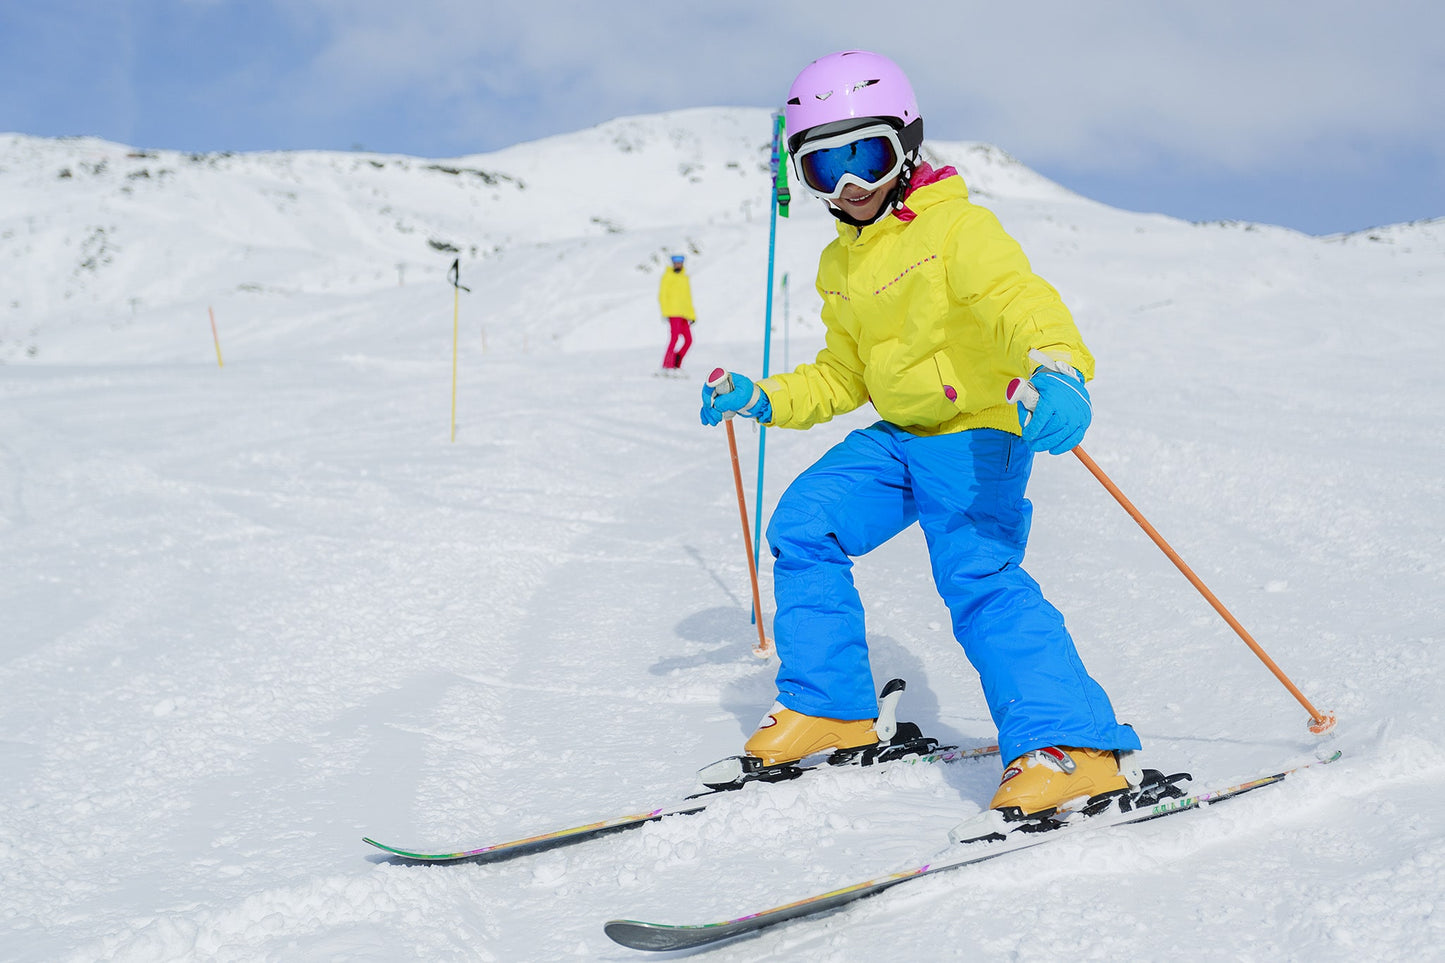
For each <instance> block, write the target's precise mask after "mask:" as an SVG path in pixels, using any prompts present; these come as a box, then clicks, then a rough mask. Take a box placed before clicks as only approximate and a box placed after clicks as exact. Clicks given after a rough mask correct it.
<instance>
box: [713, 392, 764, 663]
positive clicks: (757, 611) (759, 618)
mask: <svg viewBox="0 0 1445 963" xmlns="http://www.w3.org/2000/svg"><path fill="white" fill-rule="evenodd" d="M707 383H708V387H710V388H712V389H713V391H714V392H716V393H718V394H726V393H727V392H729V391H731V390H732V378H730V377H729V376H728V373H727V372H726V371H724V370H723V369H722V368H718V369H716V370H714V371H713V373H712V377H711V378H709V379H708V382H707ZM732 416H733V413H732V412H728V413H727V414H726V415H724V416H723V417H724V420H723V426H724V427H725V428H727V433H728V451H729V452H730V453H731V454H732V458H733V482H734V483H735V484H736V485H737V489H738V515H739V516H741V518H742V521H743V553H744V554H745V555H747V557H748V577H749V579H751V580H752V583H753V617H754V621H755V622H757V624H758V644H757V645H756V646H754V647H753V654H754V655H757V656H766V655H767V654H768V636H767V633H766V632H765V631H764V630H763V600H762V595H761V594H760V593H759V592H758V566H757V563H755V562H754V561H753V553H752V552H751V551H750V550H749V549H748V538H749V537H750V536H749V534H748V533H749V528H748V503H747V498H746V497H745V496H744V495H743V470H742V466H741V465H739V464H738V436H737V434H736V433H735V432H734V431H733V422H732Z"/></svg>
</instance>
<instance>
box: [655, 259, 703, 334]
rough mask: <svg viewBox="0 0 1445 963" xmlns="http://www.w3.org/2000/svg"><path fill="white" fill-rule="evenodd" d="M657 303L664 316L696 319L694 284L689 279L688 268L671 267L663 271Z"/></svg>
mask: <svg viewBox="0 0 1445 963" xmlns="http://www.w3.org/2000/svg"><path fill="white" fill-rule="evenodd" d="M657 303H658V305H659V306H660V307H661V308H662V316H663V317H664V318H686V319H687V320H689V321H692V320H694V319H695V318H696V317H697V315H695V314H693V311H692V285H691V284H690V283H689V282H688V280H687V270H686V269H684V270H681V271H674V270H673V269H672V268H671V267H669V268H668V269H667V270H665V271H663V272H662V284H660V285H659V286H658V288H657Z"/></svg>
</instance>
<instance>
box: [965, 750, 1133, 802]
mask: <svg viewBox="0 0 1445 963" xmlns="http://www.w3.org/2000/svg"><path fill="white" fill-rule="evenodd" d="M1129 785H1130V781H1129V779H1128V778H1127V777H1126V776H1125V774H1124V773H1123V772H1121V771H1120V767H1119V757H1118V756H1117V755H1116V754H1115V753H1114V752H1113V751H1112V750H1109V749H1070V748H1068V747H1059V746H1049V747H1047V748H1044V749H1035V750H1033V751H1032V752H1026V753H1024V754H1023V755H1022V756H1019V757H1018V758H1017V759H1015V760H1014V761H1013V762H1011V763H1009V764H1008V768H1006V769H1005V770H1004V772H1003V780H1002V781H1001V782H1000V783H999V787H998V792H996V793H994V796H993V801H992V802H990V803H989V804H988V805H989V808H990V809H994V810H997V811H999V812H1000V813H1003V814H1004V815H1005V816H1007V817H1010V818H1013V819H1020V818H1023V817H1027V816H1047V815H1049V814H1050V813H1052V812H1054V811H1055V810H1058V809H1061V808H1066V807H1065V806H1064V804H1065V803H1070V802H1073V801H1074V800H1083V801H1087V800H1090V799H1094V798H1095V797H1097V796H1101V795H1106V794H1112V793H1117V792H1120V791H1122V790H1126V789H1128V788H1129Z"/></svg>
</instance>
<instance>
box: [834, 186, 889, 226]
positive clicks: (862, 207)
mask: <svg viewBox="0 0 1445 963" xmlns="http://www.w3.org/2000/svg"><path fill="white" fill-rule="evenodd" d="M897 183H898V178H896V177H895V178H893V179H892V180H891V181H885V182H883V183H882V184H879V185H878V186H877V187H875V188H874V189H873V190H871V191H870V190H865V189H864V188H861V187H859V186H858V185H857V184H849V185H847V186H846V187H844V188H843V194H842V196H840V197H839V198H838V199H837V200H836V201H832V202H831V203H832V204H833V206H834V207H836V208H838V210H840V211H842V212H843V213H845V214H848V215H850V216H851V217H854V218H856V219H857V220H860V221H871V220H872V219H873V218H875V217H877V216H878V212H879V211H880V210H882V208H883V202H884V201H886V200H887V199H888V195H889V194H891V193H892V192H893V188H894V186H895V185H896V184H897Z"/></svg>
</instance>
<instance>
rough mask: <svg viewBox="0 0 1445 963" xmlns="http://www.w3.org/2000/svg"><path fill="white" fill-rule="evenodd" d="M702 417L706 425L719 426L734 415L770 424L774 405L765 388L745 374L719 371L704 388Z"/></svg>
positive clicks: (715, 370)
mask: <svg viewBox="0 0 1445 963" xmlns="http://www.w3.org/2000/svg"><path fill="white" fill-rule="evenodd" d="M701 414H702V423H703V424H705V425H717V424H719V423H720V422H722V421H723V420H724V419H726V418H731V417H732V416H733V415H742V416H743V417H744V418H756V419H757V420H758V421H763V422H766V421H769V420H771V419H772V417H773V405H772V402H770V401H768V396H767V394H766V393H765V392H764V391H763V389H762V388H760V387H758V386H757V385H755V384H753V383H752V381H750V380H748V378H747V377H745V376H744V375H740V374H733V373H731V372H727V371H724V370H723V369H721V368H716V369H714V370H713V373H712V376H711V377H710V378H708V379H707V384H705V385H703V387H702V413H701Z"/></svg>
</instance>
